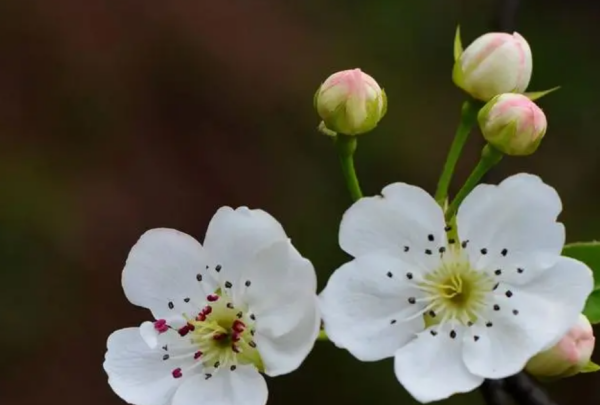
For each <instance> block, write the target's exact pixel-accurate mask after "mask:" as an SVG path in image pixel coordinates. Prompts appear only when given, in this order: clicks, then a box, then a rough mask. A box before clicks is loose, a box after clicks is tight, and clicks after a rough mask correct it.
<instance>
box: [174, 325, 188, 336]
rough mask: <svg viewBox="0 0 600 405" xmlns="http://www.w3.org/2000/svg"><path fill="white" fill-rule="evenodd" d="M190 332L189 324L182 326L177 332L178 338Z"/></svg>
mask: <svg viewBox="0 0 600 405" xmlns="http://www.w3.org/2000/svg"><path fill="white" fill-rule="evenodd" d="M190 331H191V329H190V324H186V325H183V326H182V327H181V328H179V330H178V331H177V332H179V336H185V335H187V334H188V333H189V332H190Z"/></svg>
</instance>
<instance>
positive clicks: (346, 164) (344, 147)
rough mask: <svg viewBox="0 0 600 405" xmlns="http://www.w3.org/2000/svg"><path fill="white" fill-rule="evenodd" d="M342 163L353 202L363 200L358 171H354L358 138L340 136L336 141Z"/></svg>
mask: <svg viewBox="0 0 600 405" xmlns="http://www.w3.org/2000/svg"><path fill="white" fill-rule="evenodd" d="M335 145H336V147H337V151H338V156H339V157H340V163H341V164H342V172H343V173H344V179H345V180H346V186H347V187H348V191H350V196H351V197H352V200H353V201H357V200H358V199H360V198H362V196H363V194H362V191H361V190H360V184H358V178H357V177H356V171H355V170H354V151H355V150H356V137H354V136H348V135H341V134H340V135H338V136H337V137H336V140H335Z"/></svg>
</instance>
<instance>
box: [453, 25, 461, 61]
mask: <svg viewBox="0 0 600 405" xmlns="http://www.w3.org/2000/svg"><path fill="white" fill-rule="evenodd" d="M462 53H463V46H462V41H461V39H460V25H457V26H456V34H455V35H454V62H456V61H457V60H458V59H459V58H460V55H462Z"/></svg>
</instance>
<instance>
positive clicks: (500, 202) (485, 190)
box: [457, 173, 565, 284]
mask: <svg viewBox="0 0 600 405" xmlns="http://www.w3.org/2000/svg"><path fill="white" fill-rule="evenodd" d="M561 209H562V204H561V201H560V198H559V196H558V194H557V193H556V190H554V189H553V188H552V187H550V186H548V185H547V184H545V183H543V182H542V180H541V179H540V178H539V177H537V176H533V175H530V174H525V173H521V174H518V175H515V176H511V177H509V178H507V179H506V180H504V181H503V182H502V183H500V184H499V185H498V186H492V185H486V184H484V185H479V186H477V187H476V188H475V189H474V190H473V191H472V192H471V194H469V196H467V198H465V200H464V202H463V203H462V205H461V206H460V208H459V210H458V214H457V225H458V234H459V237H460V239H461V241H463V242H467V243H468V244H467V247H466V251H467V253H468V255H469V258H470V261H471V263H472V265H473V266H474V267H475V268H478V269H484V270H488V271H495V270H497V269H501V270H502V272H503V273H504V274H503V276H502V280H505V281H510V282H513V283H519V284H520V283H523V282H527V281H528V280H530V279H531V277H533V276H534V275H535V273H534V272H535V271H538V270H540V269H543V268H547V267H550V266H552V265H553V264H554V263H555V261H556V260H557V259H558V257H559V256H560V253H561V251H562V247H563V245H564V240H565V233H564V227H563V225H562V224H560V223H557V222H556V218H557V216H558V214H559V213H560V211H561ZM518 268H523V269H530V271H528V272H527V274H524V273H523V274H524V275H522V276H517V269H518Z"/></svg>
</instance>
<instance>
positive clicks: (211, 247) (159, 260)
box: [104, 207, 320, 405]
mask: <svg viewBox="0 0 600 405" xmlns="http://www.w3.org/2000/svg"><path fill="white" fill-rule="evenodd" d="M123 289H124V290H125V294H126V296H127V298H128V299H129V301H131V302H132V303H133V304H135V305H139V306H142V307H146V308H148V309H150V311H152V315H153V316H154V318H155V321H154V322H145V323H143V324H142V325H141V326H140V327H139V328H127V329H121V330H118V331H116V332H114V333H113V334H112V335H111V336H110V337H109V338H108V343H107V345H108V351H107V353H106V359H105V362H104V369H105V370H106V372H107V374H108V377H109V384H110V386H111V387H112V388H113V390H114V391H115V392H116V393H117V394H118V395H119V396H120V397H121V398H123V399H124V400H125V401H127V402H129V403H132V404H135V405H196V404H198V403H205V404H211V405H240V404H243V405H263V404H265V403H266V401H267V394H268V393H267V386H266V383H265V380H264V378H263V377H262V376H261V375H260V373H259V372H264V373H265V374H267V375H269V376H276V375H280V374H286V373H289V372H291V371H293V370H295V369H296V368H297V367H298V366H299V365H300V364H301V363H302V361H303V360H304V358H305V357H306V356H307V355H308V353H309V352H310V350H311V349H312V347H313V345H314V342H315V339H316V337H317V334H318V332H319V326H320V317H319V313H318V305H317V297H316V276H315V272H314V269H313V267H312V264H311V263H310V262H309V261H308V260H306V259H304V258H302V257H301V256H300V254H299V253H298V252H297V251H296V250H295V249H294V247H293V246H292V244H291V243H290V241H289V239H288V237H287V236H286V234H285V232H284V230H283V228H282V227H281V225H280V224H279V223H278V222H277V221H276V220H275V219H274V218H273V217H271V216H270V215H269V214H267V213H266V212H264V211H261V210H250V209H248V208H246V207H242V208H238V209H236V210H233V209H231V208H229V207H223V208H221V209H219V210H218V211H217V213H216V214H215V216H214V217H213V218H212V220H211V222H210V224H209V226H208V230H207V232H206V238H205V239H204V246H202V245H201V244H200V243H199V242H198V241H196V240H195V239H194V238H192V237H191V236H189V235H186V234H184V233H182V232H179V231H176V230H173V229H153V230H150V231H148V232H146V233H145V234H144V235H143V236H142V237H141V238H140V239H139V241H138V242H137V244H136V245H135V246H134V247H133V249H132V250H131V252H130V254H129V257H128V259H127V263H126V265H125V269H124V270H123Z"/></svg>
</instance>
